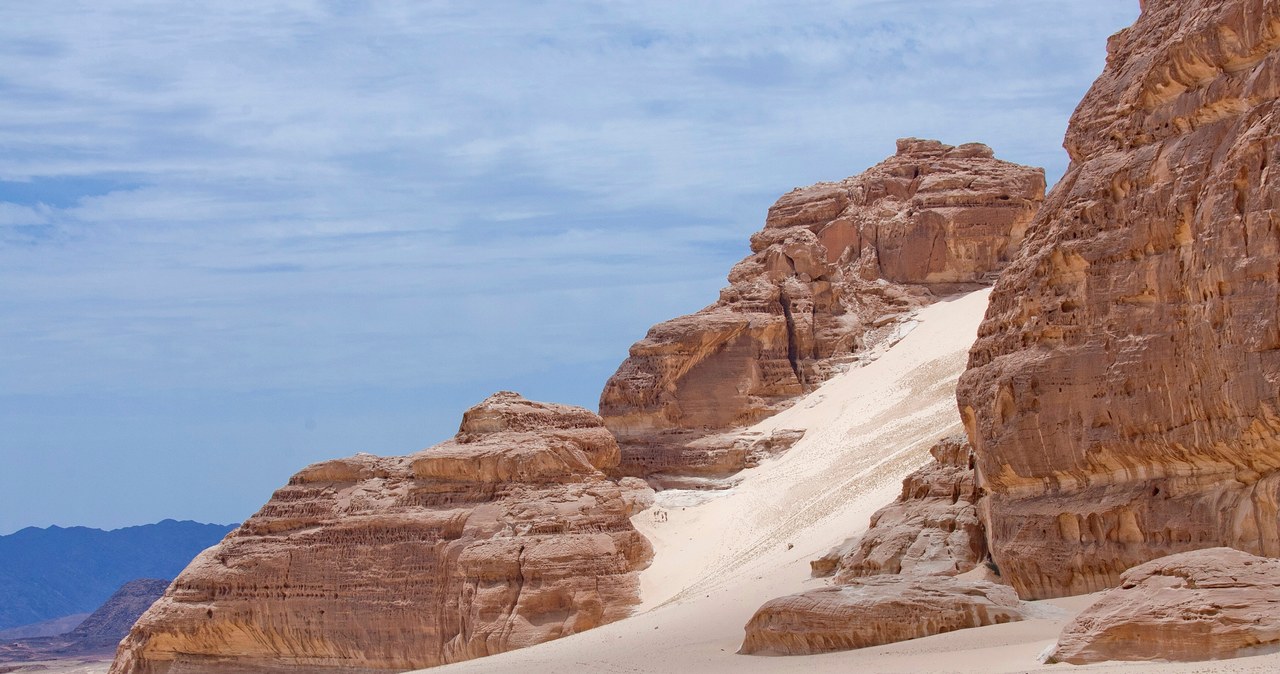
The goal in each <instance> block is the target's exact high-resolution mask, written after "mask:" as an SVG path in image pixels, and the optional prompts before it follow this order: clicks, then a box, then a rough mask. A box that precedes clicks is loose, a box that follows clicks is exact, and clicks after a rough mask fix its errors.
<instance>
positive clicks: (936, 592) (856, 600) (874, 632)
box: [738, 576, 1022, 655]
mask: <svg viewBox="0 0 1280 674" xmlns="http://www.w3.org/2000/svg"><path fill="white" fill-rule="evenodd" d="M1021 619H1022V616H1021V613H1020V612H1019V611H1018V596H1017V595H1016V594H1014V592H1013V590H1012V589H1011V588H1009V587H1006V586H1004V585H996V584H994V583H989V582H985V581H964V580H960V579H957V578H952V577H947V576H875V577H871V578H864V579H862V580H859V581H857V582H855V583H852V584H848V585H838V586H833V587H824V588H821V589H818V590H812V591H809V592H804V593H801V594H793V595H790V596H787V597H780V598H778V599H774V600H772V601H770V602H768V603H766V604H765V605H764V606H762V607H760V610H758V611H756V614H755V615H754V616H752V618H751V621H750V622H749V623H747V627H746V639H745V640H744V641H743V643H742V648H741V649H740V650H739V651H738V652H739V653H745V654H749V655H808V654H812V653H825V652H829V651H840V650H848V649H852V648H865V647H867V646H879V645H881V644H888V643H893V642H896V641H905V640H907V639H917V638H920V637H927V636H931V635H934V634H941V633H943V632H951V631H954V630H958V629H965V628H968V627H982V626H985V625H995V624H1000V623H1006V622H1011V621H1015V620H1021Z"/></svg>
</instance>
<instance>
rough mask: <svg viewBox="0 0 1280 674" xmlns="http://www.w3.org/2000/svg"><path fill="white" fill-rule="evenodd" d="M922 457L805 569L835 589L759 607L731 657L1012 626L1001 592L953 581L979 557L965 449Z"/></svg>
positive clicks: (938, 448)
mask: <svg viewBox="0 0 1280 674" xmlns="http://www.w3.org/2000/svg"><path fill="white" fill-rule="evenodd" d="M929 452H930V454H932V455H933V461H932V462H930V463H929V464H928V465H926V466H924V467H923V468H921V469H919V470H917V471H915V472H914V473H912V474H910V475H908V476H907V478H906V479H905V480H903V481H902V494H901V495H900V496H899V497H898V499H897V500H895V501H894V502H893V503H890V504H889V505H887V506H885V507H884V508H881V509H880V510H878V511H876V513H875V514H874V515H872V516H871V527H870V528H869V529H868V530H867V532H866V533H865V534H864V535H863V536H862V537H860V538H857V539H851V540H850V541H848V542H846V543H845V544H844V545H841V546H838V547H837V548H836V549H834V550H832V551H831V552H829V553H827V554H826V555H825V556H823V557H821V558H819V559H817V560H814V561H813V562H811V565H812V567H813V573H814V575H815V576H831V575H834V576H835V579H834V583H835V584H834V585H833V586H831V587H825V588H822V589H819V590H812V591H809V592H802V593H800V594H794V595H790V596H786V597H780V598H778V599H774V600H772V601H770V602H768V603H766V604H765V605H764V606H762V607H761V608H760V609H759V610H758V611H756V614H755V616H753V617H752V618H751V621H750V622H749V623H747V626H746V632H747V635H746V640H745V641H744V642H743V646H742V650H741V651H740V652H742V653H749V654H761V655H805V654H811V653H825V652H828V651H838V650H847V649H851V648H864V647H866V646H878V645H880V644H888V643H893V642H897V641H904V640H906V639H916V638H919V637H925V636H930V635H933V634H941V633H942V632H950V631H953V630H958V629H967V628H970V627H982V626H984V625H992V624H996V623H1004V622H1012V621H1016V620H1021V619H1022V614H1021V612H1020V611H1019V608H1018V597H1017V595H1016V594H1015V593H1014V592H1013V590H1012V589H1011V588H1008V587H1004V586H1000V585H995V584H993V583H990V582H986V581H981V580H976V581H975V580H968V579H960V578H955V576H956V575H958V574H961V573H965V572H967V571H970V570H972V569H973V568H975V567H976V566H977V565H978V564H979V563H980V562H981V561H982V560H983V558H984V557H985V556H986V548H985V546H984V544H983V535H982V528H981V523H980V521H979V519H978V514H977V508H976V506H975V505H974V503H975V501H977V499H978V492H977V489H976V487H975V485H974V469H973V450H972V449H971V448H970V447H969V443H968V441H966V440H965V438H964V437H963V436H955V437H950V438H944V439H943V440H940V441H939V442H938V443H937V444H935V445H934V446H933V447H932V448H930V450H929Z"/></svg>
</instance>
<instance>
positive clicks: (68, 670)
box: [0, 656, 111, 674]
mask: <svg viewBox="0 0 1280 674" xmlns="http://www.w3.org/2000/svg"><path fill="white" fill-rule="evenodd" d="M11 668H12V669H11ZM110 668H111V660H110V658H108V657H107V656H103V657H101V658H67V659H64V660H41V661H39V662H7V663H5V662H0V674H8V673H10V672H12V673H13V674H27V673H28V672H30V673H31V674H36V672H39V674H105V672H106V671H107V670H108V669H110Z"/></svg>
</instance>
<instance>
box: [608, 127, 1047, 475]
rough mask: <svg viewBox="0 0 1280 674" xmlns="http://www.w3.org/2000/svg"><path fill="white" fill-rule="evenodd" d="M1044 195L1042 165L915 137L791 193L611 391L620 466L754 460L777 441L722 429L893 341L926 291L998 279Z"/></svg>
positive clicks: (730, 468) (714, 470)
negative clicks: (849, 172)
mask: <svg viewBox="0 0 1280 674" xmlns="http://www.w3.org/2000/svg"><path fill="white" fill-rule="evenodd" d="M1043 198H1044V173H1043V171H1042V170H1040V169H1036V168H1030V167H1026V166H1020V165H1017V164H1011V163H1009V162H1005V161H1001V160H998V159H995V158H994V157H993V155H992V152H991V149H990V148H988V147H987V146H985V145H981V144H978V143H970V144H966V145H960V146H958V147H952V146H950V145H943V144H942V143H939V142H937V141H931V140H918V139H903V140H900V141H898V152H897V154H896V155H894V156H893V157H890V158H888V159H886V160H885V161H883V162H881V163H880V164H877V165H876V166H873V167H872V168H870V169H868V170H867V171H866V172H865V173H863V174H861V175H859V176H856V177H853V178H848V179H846V180H843V181H840V182H836V183H820V184H817V185H814V186H811V187H807V188H803V189H796V190H793V191H792V192H790V193H788V194H786V195H784V196H783V197H782V198H781V199H779V200H778V202H777V203H776V204H774V206H773V207H772V208H770V209H769V214H768V217H767V218H766V220H765V227H764V229H763V230H762V231H760V232H757V233H756V234H755V235H753V236H752V237H751V251H752V254H751V255H750V256H749V257H747V258H746V259H745V260H743V261H742V262H739V263H738V264H737V265H736V266H734V268H733V270H732V271H731V272H730V273H729V284H730V285H729V286H728V287H727V288H725V289H724V290H722V291H721V293H720V299H719V301H718V302H716V303H715V304H713V305H711V306H709V307H707V308H705V309H703V310H702V311H699V312H698V313H695V314H692V315H689V316H682V317H680V318H676V319H674V320H671V321H668V322H666V323H661V324H659V325H656V326H654V327H653V328H652V329H651V330H650V331H649V334H648V335H647V336H646V337H645V338H644V339H643V340H641V341H640V342H637V343H636V344H635V345H634V346H632V347H631V355H630V357H629V358H628V359H627V360H626V361H625V362H623V363H622V365H621V367H619V368H618V371H617V373H616V374H614V376H613V377H612V378H611V379H610V380H609V382H608V384H607V385H606V386H605V390H604V393H603V394H602V395H601V398H600V413H601V415H602V416H603V417H604V419H605V424H606V425H607V426H608V427H609V429H610V430H611V431H613V432H614V434H615V435H616V436H617V437H618V439H619V442H620V444H621V446H622V464H621V466H620V472H621V473H623V474H626V475H633V476H643V477H646V478H649V479H650V481H651V482H653V483H655V484H658V485H664V484H665V485H669V484H677V483H678V484H683V483H687V482H688V478H689V477H690V476H693V477H695V478H697V477H723V476H725V475H727V474H731V473H734V472H736V471H738V470H741V469H742V468H744V467H747V466H749V465H751V463H752V462H753V461H754V460H755V459H756V458H757V457H758V456H759V455H760V454H762V453H767V452H768V451H769V449H770V448H769V447H761V446H758V445H756V444H752V443H747V442H744V441H742V440H741V439H740V438H735V437H725V436H720V437H717V434H719V433H722V432H724V431H727V430H729V429H733V428H737V427H742V426H747V425H750V424H752V423H755V422H756V421H759V420H761V419H763V418H765V417H768V416H770V415H772V414H774V413H775V412H777V411H778V410H779V409H782V408H783V407H785V406H786V405H787V404H789V403H790V402H791V401H792V400H793V399H794V398H795V397H796V396H799V395H800V394H802V393H804V392H806V391H808V390H811V389H812V388H813V387H815V386H816V385H818V384H819V383H821V382H822V381H824V380H825V379H827V378H828V377H829V376H830V375H831V374H832V373H833V372H835V371H836V370H837V368H839V367H840V364H841V362H847V361H848V360H849V359H852V358H853V356H854V355H855V354H857V353H859V352H861V351H863V350H865V349H867V348H868V347H870V346H872V345H874V344H875V343H877V342H880V341H884V340H886V339H890V338H891V337H892V335H893V334H894V330H895V327H894V325H893V324H894V323H895V322H896V321H897V320H898V319H899V318H901V317H902V316H904V315H905V314H906V313H907V312H909V311H910V310H911V309H912V308H914V307H916V306H919V305H920V304H922V303H925V302H927V301H929V298H930V297H931V293H930V289H931V288H932V289H934V290H938V291H939V292H943V291H945V290H947V289H955V288H957V287H959V286H963V285H964V284H970V285H972V284H976V283H981V282H984V281H989V279H990V276H991V274H992V273H993V272H994V271H996V270H998V269H1000V268H1002V267H1003V266H1004V264H1005V263H1006V262H1007V261H1008V260H1009V259H1010V257H1011V256H1012V255H1013V253H1014V251H1015V250H1017V248H1018V246H1019V244H1020V243H1021V241H1022V238H1023V233H1024V230H1025V228H1026V226H1027V224H1028V223H1029V222H1030V221H1031V218H1032V216H1033V215H1034V214H1035V212H1036V209H1037V208H1038V207H1039V205H1040V203H1041V201H1042V200H1043ZM682 480H683V481H682Z"/></svg>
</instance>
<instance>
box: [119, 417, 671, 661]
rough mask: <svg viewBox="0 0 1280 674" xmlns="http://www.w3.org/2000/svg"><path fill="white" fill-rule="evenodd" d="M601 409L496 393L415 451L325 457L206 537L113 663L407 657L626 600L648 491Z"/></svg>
mask: <svg viewBox="0 0 1280 674" xmlns="http://www.w3.org/2000/svg"><path fill="white" fill-rule="evenodd" d="M617 461H618V447H617V444H616V442H615V441H614V439H613V437H612V436H611V435H610V433H609V431H608V430H607V429H606V428H605V427H604V425H603V423H602V422H601V420H600V418H599V417H598V416H596V415H595V414H592V413H591V412H588V411H586V410H583V409H581V408H576V407H568V406H564V405H549V404H544V403H536V402H531V401H528V400H525V399H524V398H521V397H520V396H519V395H517V394H514V393H499V394H496V395H494V396H492V397H490V398H488V399H487V400H485V401H484V402H483V403H481V404H480V405H478V406H476V407H474V408H472V409H471V410H469V411H468V412H467V413H466V415H465V416H464V417H463V421H462V426H461V429H460V430H459V432H458V435H457V436H456V437H455V438H454V439H453V440H450V441H448V442H445V443H443V444H440V445H437V446H435V447H432V448H429V449H426V450H423V451H421V452H418V453H417V454H413V455H410V456H407V457H394V458H380V457H375V456H371V455H367V454H361V455H357V456H355V457H352V458H347V459H339V460H335V461H327V462H323V463H319V464H315V465H312V466H309V467H307V468H305V469H303V470H302V471H301V472H299V473H298V474H297V475H295V476H294V477H293V478H292V479H291V480H290V482H289V485H288V486H286V487H283V488H281V489H280V490H278V491H277V492H276V493H275V495H274V496H273V497H272V498H271V500H270V501H269V502H268V503H267V504H266V505H265V506H264V507H263V508H262V510H260V511H259V512H258V513H257V514H256V515H254V516H253V517H251V518H250V519H249V520H248V521H246V522H245V523H244V524H243V525H242V526H241V527H240V528H239V529H237V530H236V531H234V532H233V533H231V534H230V535H228V536H227V538H226V539H225V540H224V541H223V542H222V543H221V544H219V545H217V546H215V547H213V548H210V549H209V550H207V551H205V552H204V553H202V554H201V555H200V556H199V557H197V558H196V559H195V561H193V562H192V563H191V565H190V566H189V567H187V569H186V570H185V571H183V573H182V574H181V575H180V576H179V577H178V579H177V580H176V581H174V583H173V586H172V587H171V588H170V590H169V591H168V593H166V595H165V597H164V598H163V599H161V600H160V601H159V602H157V603H156V604H155V606H153V607H152V608H151V610H149V611H148V612H147V613H146V614H145V615H144V616H143V617H142V618H141V619H140V620H139V621H138V623H137V624H136V625H135V626H134V628H133V630H132V632H131V633H130V635H129V637H128V638H127V639H126V641H125V642H124V643H122V644H121V647H120V650H119V653H118V654H117V657H116V661H115V663H114V664H113V666H112V669H111V672H112V673H113V674H165V673H170V674H177V673H179V672H216V671H226V672H266V671H284V670H293V671H330V670H333V671H343V672H364V671H380V670H406V669H416V668H421V667H429V666H433V665H439V664H443V663H447V662H454V661H458V660H465V659H469V658H475V657H479V656H483V655H489V654H492V653H499V652H502V651H507V650H511V649H515V648H520V647H523V646H529V645H532V644H536V643H540V642H543V641H547V640H550V639H555V638H557V637H561V636H565V635H568V634H573V633H575V632H580V631H582V630H586V629H590V628H592V627H595V626H597V625H601V624H604V623H607V622H611V621H614V620H617V619H619V618H622V617H625V616H626V615H628V614H629V612H630V609H631V607H632V606H633V605H634V604H636V603H637V602H638V580H637V572H638V571H639V570H641V569H642V568H644V567H645V566H647V565H648V562H649V560H650V558H651V556H652V550H651V548H650V546H649V544H648V541H646V540H645V539H644V538H643V537H642V536H641V535H640V534H639V533H638V532H636V531H635V529H634V528H633V527H632V526H631V523H630V521H629V517H630V516H631V515H632V514H633V513H634V512H637V511H638V510H639V509H642V508H643V507H645V505H646V504H645V503H644V502H643V500H644V498H645V497H646V495H648V494H650V493H651V492H649V491H648V490H647V488H644V487H643V485H642V484H638V482H639V481H637V480H628V481H625V482H627V483H628V484H624V485H619V484H617V483H614V482H611V481H609V480H608V479H606V478H605V476H604V474H603V473H602V472H601V471H602V470H607V469H612V468H613V467H614V466H615V465H616V464H617Z"/></svg>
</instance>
